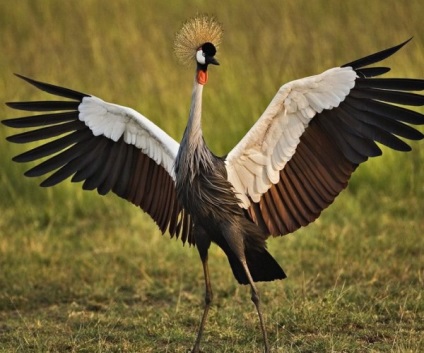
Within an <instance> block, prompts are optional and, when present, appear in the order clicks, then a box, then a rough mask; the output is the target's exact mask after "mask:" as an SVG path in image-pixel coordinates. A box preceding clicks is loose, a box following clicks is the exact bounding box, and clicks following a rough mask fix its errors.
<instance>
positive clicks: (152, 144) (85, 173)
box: [2, 75, 194, 243]
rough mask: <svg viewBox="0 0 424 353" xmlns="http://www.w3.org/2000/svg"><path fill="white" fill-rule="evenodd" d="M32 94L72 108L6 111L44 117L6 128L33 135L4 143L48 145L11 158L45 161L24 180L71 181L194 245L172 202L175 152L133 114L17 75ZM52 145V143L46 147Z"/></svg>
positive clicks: (40, 105) (44, 104)
mask: <svg viewBox="0 0 424 353" xmlns="http://www.w3.org/2000/svg"><path fill="white" fill-rule="evenodd" d="M17 76H18V77H20V78H22V79H23V80H25V81H27V82H28V83H30V84H32V85H34V86H35V87H37V88H39V89H41V90H43V91H45V92H48V93H51V94H54V95H57V96H61V97H65V98H69V99H71V100H66V101H65V100H62V101H36V102H13V103H7V105H8V106H9V107H11V108H14V109H19V110H25V111H37V112H38V111H41V112H47V113H45V114H41V115H35V116H28V117H23V118H13V119H7V120H3V121H2V123H3V124H5V125H6V126H10V127H13V128H33V127H38V128H37V129H34V130H31V131H26V132H23V133H20V134H17V135H13V136H9V137H8V138H7V140H8V141H10V142H14V143H30V142H33V141H40V140H45V139H49V140H48V141H47V142H46V143H44V144H42V145H40V146H38V147H35V148H33V149H31V150H29V151H27V152H25V153H22V154H20V155H18V156H16V157H14V158H13V160H14V161H15V162H30V161H34V160H38V159H40V158H45V157H48V159H46V160H45V161H43V162H41V163H40V164H38V165H37V166H35V167H33V168H32V169H30V170H28V171H27V172H26V173H25V175H26V176H29V177H36V176H42V175H45V174H47V173H51V172H53V173H52V174H51V175H50V176H49V177H48V178H47V179H45V180H44V181H43V182H42V183H41V186H45V187H47V186H53V185H56V184H58V183H60V182H61V181H63V180H64V179H66V178H68V177H70V176H72V179H71V180H72V181H73V182H81V181H83V182H84V183H83V185H82V187H83V189H85V190H94V189H97V192H98V193H99V194H101V195H104V194H106V193H108V192H109V191H113V192H114V193H115V194H117V195H118V196H120V197H122V198H124V199H126V200H128V201H130V202H132V203H133V204H135V205H136V206H139V207H140V208H141V209H143V210H144V211H145V212H147V213H148V214H149V215H150V216H151V217H152V218H153V220H154V221H155V222H156V223H157V225H158V226H159V228H160V229H161V231H162V232H165V231H166V230H169V233H170V234H171V236H177V237H181V239H182V241H183V242H185V241H187V240H188V241H189V243H193V242H194V240H193V239H192V237H191V229H192V223H191V219H190V217H189V214H188V213H187V212H186V211H185V210H184V209H183V208H182V207H181V205H180V204H179V202H178V200H177V197H176V190H175V174H174V168H173V166H174V162H175V158H176V156H177V152H178V149H179V144H178V143H177V142H176V141H175V140H174V139H173V138H171V137H170V136H169V135H167V134H166V133H165V132H164V131H163V130H162V129H160V128H159V127H158V126H156V125H155V124H153V123H152V122H151V121H150V120H148V119H147V118H145V117H144V116H143V115H141V114H139V113H137V112H136V111H135V110H133V109H130V108H127V107H123V106H119V105H116V104H111V103H107V102H105V101H103V100H101V99H99V98H97V97H94V96H91V95H87V94H84V93H80V92H76V91H73V90H70V89H67V88H63V87H58V86H54V85H51V84H46V83H42V82H39V81H35V80H32V79H29V78H27V77H23V76H20V75H17ZM52 138H53V140H51V139H52Z"/></svg>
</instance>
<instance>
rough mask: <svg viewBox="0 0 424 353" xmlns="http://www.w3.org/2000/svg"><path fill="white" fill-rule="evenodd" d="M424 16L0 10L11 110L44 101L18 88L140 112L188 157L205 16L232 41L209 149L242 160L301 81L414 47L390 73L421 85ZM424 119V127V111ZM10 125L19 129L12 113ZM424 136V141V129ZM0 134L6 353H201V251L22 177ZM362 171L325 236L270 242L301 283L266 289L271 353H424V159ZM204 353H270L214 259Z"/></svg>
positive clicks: (217, 78) (239, 290) (323, 222)
mask: <svg viewBox="0 0 424 353" xmlns="http://www.w3.org/2000/svg"><path fill="white" fill-rule="evenodd" d="M422 10H423V5H422V3H421V1H408V2H400V1H397V0H396V1H394V0H384V1H382V0H378V1H372V2H370V1H362V0H361V1H355V2H353V1H351V2H347V1H344V2H341V1H271V0H267V1H260V2H259V1H250V2H243V1H241V0H235V1H231V2H229V1H227V2H223V1H222V2H221V1H215V2H206V1H201V0H196V1H195V0H192V1H186V2H184V4H177V3H175V4H171V3H170V2H169V1H156V2H149V1H130V0H126V1H125V0H124V1H120V2H101V1H99V0H97V1H95V0H91V1H84V2H82V1H81V2H63V1H53V0H46V1H43V2H35V1H31V0H22V1H19V2H16V3H14V4H13V5H11V4H10V3H9V2H6V1H2V2H0V48H1V50H2V54H1V55H0V92H1V94H0V96H1V100H2V101H14V100H31V99H45V98H46V95H45V94H43V93H40V92H37V91H36V90H34V89H32V88H30V87H28V85H25V84H23V83H22V82H19V80H17V79H16V78H15V77H13V76H12V75H11V73H12V72H18V73H22V74H25V75H28V76H30V77H34V78H36V79H40V80H44V81H47V82H52V83H57V84H61V85H64V86H68V87H71V88H75V89H80V90H82V91H85V92H88V93H92V94H95V95H98V96H100V97H102V98H104V99H106V100H108V101H112V102H116V103H118V104H123V105H128V106H131V107H133V108H135V109H137V110H139V111H141V112H143V114H144V115H146V116H147V117H149V118H150V119H152V120H153V121H154V122H155V123H157V124H158V125H160V126H161V127H163V128H164V129H166V130H167V131H168V132H169V133H170V134H171V135H172V136H174V137H175V138H176V139H179V138H180V137H181V136H182V133H183V130H184V126H185V123H186V116H187V110H188V106H189V99H190V91H191V83H192V81H191V80H192V72H191V71H190V70H188V69H185V68H182V67H180V66H178V65H177V64H176V62H175V59H174V57H173V55H172V40H173V35H174V32H175V31H176V30H178V28H179V26H180V24H181V22H182V21H184V20H185V19H186V18H187V17H189V16H192V15H194V14H195V13H197V12H208V13H214V14H216V15H217V17H218V18H219V20H220V21H222V22H223V24H224V26H225V34H224V42H223V44H222V46H221V48H220V49H219V52H218V55H217V57H218V59H219V60H220V62H221V66H220V67H217V68H216V67H214V68H212V69H211V72H210V83H209V84H208V87H207V89H205V96H204V111H205V116H204V124H203V125H204V129H205V137H206V139H207V142H208V144H209V145H210V146H211V148H212V149H213V150H214V151H215V152H216V153H218V154H222V153H226V152H228V151H229V150H230V149H231V148H232V146H234V144H235V143H236V142H237V141H238V139H239V138H240V137H241V136H243V134H244V133H245V132H246V131H247V129H248V128H249V127H250V126H251V125H252V124H253V122H254V121H255V119H256V118H257V117H258V116H259V115H260V113H261V112H262V111H263V109H264V108H265V107H266V105H267V104H268V102H269V101H270V99H271V98H272V97H273V95H274V94H275V92H276V90H277V88H278V87H279V86H280V85H281V84H282V83H284V82H287V81H289V80H291V79H295V78H299V77H303V76H306V75H311V74H314V73H318V72H321V71H323V70H324V69H326V68H329V67H332V66H335V65H340V64H344V63H345V62H348V61H351V60H353V59H356V58H357V57H359V56H361V55H366V54H369V53H371V52H373V51H376V50H379V49H383V48H385V47H388V46H391V45H394V44H397V43H400V42H401V41H403V40H405V39H407V38H409V37H410V36H412V35H413V36H414V40H413V41H412V42H411V43H410V44H408V46H407V47H406V48H404V49H402V51H401V52H400V53H398V54H397V55H396V56H395V57H393V58H391V59H389V60H388V61H387V64H388V65H390V66H392V67H393V70H392V72H391V73H390V75H392V76H396V75H399V76H407V77H423V76H424V71H423V62H424V45H423V43H424V30H423V27H422V16H421V15H420V14H421V13H422ZM421 111H422V110H421ZM0 116H1V117H12V116H18V114H17V113H16V112H14V111H11V110H10V109H7V108H6V107H5V106H0ZM421 131H423V130H422V129H421ZM11 133H12V131H11V129H7V128H5V127H2V128H0V141H2V142H0V148H1V151H2V153H1V155H0V162H1V166H2V170H1V173H0V212H1V213H0V214H1V217H0V268H1V271H0V352H187V350H188V349H189V348H190V347H191V345H192V343H193V341H194V336H195V330H196V329H197V325H198V320H199V318H200V313H201V308H202V301H203V276H202V270H201V265H200V261H199V260H198V255H197V251H196V249H194V248H189V247H187V246H186V247H182V246H181V244H180V243H179V242H178V241H174V240H169V239H168V236H167V235H164V236H161V235H160V233H159V232H158V230H157V229H156V227H155V225H154V223H153V222H152V221H151V220H150V219H149V217H147V216H146V215H145V214H143V213H142V212H140V210H138V209H136V208H135V207H133V206H131V205H129V204H127V203H126V202H124V201H122V200H119V199H118V198H117V197H114V196H113V195H110V196H107V197H103V198H102V197H99V196H98V195H97V194H95V193H87V192H83V191H82V190H80V188H79V187H78V185H73V184H71V183H69V182H65V183H63V185H60V186H58V187H55V188H52V189H41V188H38V187H36V185H37V183H38V182H40V180H29V179H27V178H25V177H23V176H22V173H23V171H24V170H26V169H28V167H29V166H23V165H17V164H15V163H12V162H11V161H10V159H11V157H12V156H14V155H16V154H18V153H20V152H23V148H22V146H17V145H11V144H9V143H6V142H5V141H4V137H5V136H7V135H9V134H11ZM412 147H413V151H412V152H410V153H408V154H400V153H394V152H391V151H388V150H384V156H383V157H381V158H377V159H373V160H371V161H369V162H367V163H366V164H364V165H363V166H361V167H360V168H359V170H358V171H357V172H356V173H355V175H354V177H353V179H352V180H351V183H350V187H349V188H348V189H347V190H346V191H345V192H343V193H342V195H340V197H339V198H338V199H337V200H336V202H335V203H334V204H333V205H332V206H331V207H330V208H329V209H328V210H326V211H325V212H324V213H323V215H322V216H321V218H319V220H317V221H316V222H315V223H314V224H312V225H310V226H308V227H306V228H304V229H301V230H299V231H298V232H297V233H296V234H295V235H290V236H287V237H284V238H278V239H272V240H270V242H269V248H270V250H271V252H272V253H273V254H274V255H275V257H276V258H277V260H278V261H279V262H280V263H281V265H282V267H283V268H284V269H285V271H286V272H287V273H288V275H289V278H288V279H287V280H285V281H279V282H273V283H260V284H259V289H260V292H261V296H262V299H263V302H264V306H263V309H264V312H265V319H266V323H267V328H268V332H269V336H270V342H271V345H272V348H273V351H274V352H422V351H424V339H423V337H424V298H423V288H424V252H423V249H424V239H423V237H422V234H424V220H423V214H424V212H423V210H424V201H423V200H424V183H423V180H424V166H423V164H424V152H423V151H424V149H423V143H422V142H421V143H419V142H418V143H412ZM210 256H211V276H212V285H213V288H214V293H215V298H216V299H215V302H214V305H213V308H212V311H211V314H210V318H209V321H208V324H207V328H206V332H205V337H204V340H203V350H204V352H261V350H262V342H261V336H260V332H259V327H258V322H257V317H256V314H255V311H254V309H253V305H252V304H251V302H250V293H249V290H248V288H247V287H244V286H239V285H237V283H236V282H235V280H234V279H233V277H232V274H231V271H230V269H229V266H228V264H227V260H226V258H225V257H224V255H223V254H222V252H221V251H219V250H218V249H217V248H216V247H213V248H212V250H211V255H210Z"/></svg>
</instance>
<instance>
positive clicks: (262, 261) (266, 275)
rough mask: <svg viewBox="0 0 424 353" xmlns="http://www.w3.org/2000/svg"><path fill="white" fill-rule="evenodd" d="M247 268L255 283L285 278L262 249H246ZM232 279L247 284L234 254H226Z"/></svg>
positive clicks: (268, 254) (278, 267) (241, 267)
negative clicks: (231, 271)
mask: <svg viewBox="0 0 424 353" xmlns="http://www.w3.org/2000/svg"><path fill="white" fill-rule="evenodd" d="M245 255H246V261H247V266H248V267H249V271H250V274H251V275H252V278H253V280H254V281H255V282H258V281H273V280H276V279H284V278H286V277H287V276H286V274H285V273H284V271H283V269H282V268H281V267H280V265H279V264H278V263H277V261H275V259H274V258H273V257H272V256H271V254H270V253H269V252H268V251H267V250H266V249H264V248H262V249H255V248H254V249H246V251H245ZM227 256H228V260H229V262H230V265H231V269H232V270H233V274H234V277H235V278H236V279H237V281H238V282H239V283H240V284H249V281H248V279H247V276H246V272H245V271H244V268H243V266H242V265H241V262H240V260H239V259H237V257H236V256H235V255H234V253H232V252H231V254H227Z"/></svg>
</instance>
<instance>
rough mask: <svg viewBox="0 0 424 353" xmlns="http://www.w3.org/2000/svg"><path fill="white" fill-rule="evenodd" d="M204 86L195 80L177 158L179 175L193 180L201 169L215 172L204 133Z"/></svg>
mask: <svg viewBox="0 0 424 353" xmlns="http://www.w3.org/2000/svg"><path fill="white" fill-rule="evenodd" d="M202 92H203V85H201V84H199V83H198V82H197V80H196V79H195V80H194V87H193V93H192V97H191V107H190V116H189V119H188V123H187V127H186V129H185V132H184V136H183V139H182V141H181V144H180V150H179V153H178V157H177V165H176V167H177V173H178V174H180V176H185V177H188V178H189V179H190V181H192V180H193V178H194V177H195V176H196V175H197V174H198V172H199V170H200V169H203V170H205V169H206V170H213V155H212V153H211V152H210V151H209V149H208V148H207V146H206V144H205V141H204V139H203V133H202Z"/></svg>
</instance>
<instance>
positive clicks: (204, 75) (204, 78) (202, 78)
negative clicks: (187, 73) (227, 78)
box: [197, 70, 208, 85]
mask: <svg viewBox="0 0 424 353" xmlns="http://www.w3.org/2000/svg"><path fill="white" fill-rule="evenodd" d="M197 82H198V83H199V84H201V85H205V84H206V82H208V72H207V71H203V70H198V71H197Z"/></svg>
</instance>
